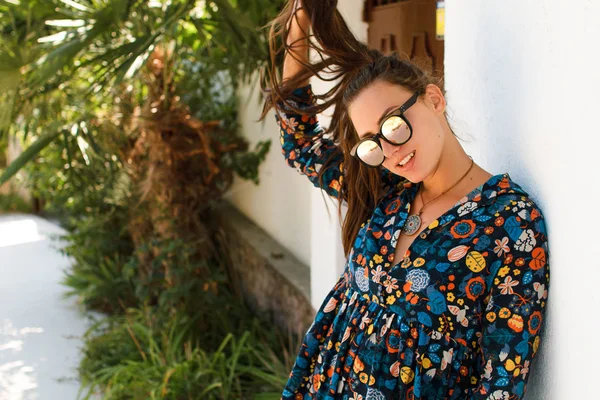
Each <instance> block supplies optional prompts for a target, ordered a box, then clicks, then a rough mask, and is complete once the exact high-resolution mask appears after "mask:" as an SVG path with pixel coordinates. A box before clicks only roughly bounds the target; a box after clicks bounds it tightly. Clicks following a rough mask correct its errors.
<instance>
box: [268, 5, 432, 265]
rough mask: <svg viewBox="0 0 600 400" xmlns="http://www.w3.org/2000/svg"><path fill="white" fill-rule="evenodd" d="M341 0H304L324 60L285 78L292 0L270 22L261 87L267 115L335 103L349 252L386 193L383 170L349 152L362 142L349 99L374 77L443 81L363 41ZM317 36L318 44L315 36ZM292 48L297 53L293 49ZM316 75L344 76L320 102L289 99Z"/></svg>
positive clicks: (420, 83)
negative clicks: (283, 67)
mask: <svg viewBox="0 0 600 400" xmlns="http://www.w3.org/2000/svg"><path fill="white" fill-rule="evenodd" d="M336 5H337V1H332V0H302V6H303V8H304V9H305V10H306V13H307V15H309V16H310V20H311V28H312V35H311V36H309V39H310V42H309V46H310V48H312V49H314V50H315V51H316V52H317V55H318V56H319V58H320V60H319V61H317V62H315V63H304V62H303V63H302V65H303V66H304V69H303V70H302V72H300V73H298V74H296V75H295V76H294V77H292V78H289V79H286V80H285V81H282V80H281V77H280V72H279V68H280V65H281V64H282V60H283V57H284V56H285V55H286V54H288V52H289V47H288V46H287V45H286V43H287V36H288V30H287V28H286V25H287V23H288V21H290V18H293V17H294V15H293V1H289V2H288V4H287V5H286V6H285V7H284V8H283V9H282V11H281V12H280V13H279V15H278V16H277V17H276V18H275V19H274V20H273V21H272V22H271V23H270V24H269V26H270V31H269V53H270V63H269V66H268V68H266V73H267V76H266V78H267V79H265V76H264V73H265V71H262V76H261V88H262V91H263V93H265V94H266V100H265V103H264V107H263V111H262V114H261V117H260V119H261V120H262V119H264V118H265V116H266V115H267V113H268V111H269V110H270V109H271V108H276V109H277V110H278V111H281V112H283V111H284V110H282V109H281V108H280V106H279V104H278V103H282V104H284V105H285V106H286V107H287V108H288V109H291V110H293V111H294V112H298V113H302V114H308V115H315V114H317V113H320V112H323V111H324V110H326V109H327V108H329V107H330V106H331V105H333V106H334V112H333V115H332V119H331V123H330V125H329V127H328V128H327V129H326V133H328V134H329V133H331V134H332V140H333V141H334V142H335V143H336V144H338V147H339V151H340V152H342V154H343V165H342V166H340V167H341V168H340V169H341V170H343V179H341V181H340V184H341V189H340V190H339V198H338V200H339V207H338V216H339V218H340V219H341V218H342V201H346V203H347V205H348V212H347V214H346V217H345V218H344V221H343V225H342V244H343V248H344V253H345V255H346V257H347V256H348V255H349V253H350V249H351V248H352V244H353V242H354V240H355V238H356V235H357V234H358V231H359V230H360V227H361V225H362V224H363V223H364V222H366V220H367V218H368V217H369V216H370V215H371V214H372V212H373V209H374V207H375V205H376V204H377V203H378V201H379V200H380V199H381V196H382V195H383V194H384V192H383V189H384V187H383V181H382V179H381V172H380V170H379V169H378V168H368V167H366V166H364V165H363V164H362V163H360V162H359V161H358V160H356V159H355V158H354V157H352V156H350V149H352V147H353V146H354V145H355V144H356V143H357V142H358V140H359V137H358V134H357V132H356V131H355V129H354V125H353V124H352V121H351V120H350V117H349V115H348V105H349V104H350V103H351V102H352V100H354V99H355V98H356V97H357V96H358V94H359V93H360V92H361V91H362V90H363V89H365V88H366V87H367V86H369V85H370V84H372V83H373V82H375V81H384V82H388V83H392V84H397V85H400V86H402V87H404V88H405V89H406V90H408V91H411V92H420V93H424V92H425V88H426V87H427V85H429V84H438V85H439V82H438V81H437V80H436V79H434V78H433V77H432V76H430V75H429V74H428V73H427V72H425V71H424V70H423V69H421V68H419V67H418V66H417V65H416V64H414V63H412V62H410V61H409V60H404V59H401V58H400V57H399V56H398V55H397V54H396V53H393V54H391V55H383V54H382V53H381V52H380V51H378V50H375V49H370V48H368V47H367V45H366V44H364V43H361V42H359V41H358V40H357V39H356V37H355V36H354V34H352V32H351V31H350V29H349V28H348V26H347V25H346V23H345V21H344V19H343V18H342V16H341V14H340V13H339V11H337V9H336ZM315 40H316V42H317V43H316V44H315V43H314V42H313V41H315ZM289 54H291V56H292V57H294V55H293V53H289ZM323 73H325V74H327V76H324V75H323ZM313 75H315V76H317V77H319V78H320V79H323V80H326V81H334V80H338V79H339V82H337V83H336V84H335V85H334V86H333V87H332V88H331V89H330V90H329V91H328V92H326V93H324V94H320V95H318V94H316V93H313V96H314V99H315V102H316V103H315V105H314V106H313V107H310V108H306V109H304V110H300V109H297V108H295V107H293V105H292V104H291V103H289V102H287V101H286V99H292V98H293V97H292V91H293V90H294V89H295V88H297V87H300V86H302V85H303V83H302V82H305V81H306V80H307V79H308V78H309V77H311V76H313ZM338 155H339V153H338ZM335 156H336V154H333V155H332V156H331V157H330V159H329V160H327V161H326V162H325V163H324V164H323V166H322V167H321V169H320V170H319V182H321V183H322V178H323V173H324V172H325V171H326V170H327V169H328V168H331V167H333V166H334V165H333V163H332V162H331V161H332V160H333V159H334V158H336V157H335Z"/></svg>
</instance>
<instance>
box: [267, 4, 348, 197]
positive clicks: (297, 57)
mask: <svg viewBox="0 0 600 400" xmlns="http://www.w3.org/2000/svg"><path fill="white" fill-rule="evenodd" d="M299 5H300V2H299V1H297V2H296V5H295V9H296V12H295V15H293V16H292V18H291V21H290V23H289V24H290V25H289V35H288V37H287V44H288V46H289V52H286V54H285V58H284V63H283V77H282V78H283V81H285V80H287V79H289V78H291V77H293V76H294V75H296V74H297V73H299V72H301V71H302V70H303V68H305V67H304V65H303V63H305V64H306V63H308V48H309V46H308V37H307V35H308V32H309V30H310V19H309V17H308V15H307V14H306V12H305V11H304V9H302V8H299ZM302 84H303V86H301V87H298V88H297V89H295V90H294V92H293V93H292V95H293V97H294V98H295V99H296V100H293V99H286V101H288V102H290V103H292V104H293V105H294V106H296V107H297V108H300V109H305V108H307V107H309V106H311V105H313V104H314V99H313V96H312V88H311V85H310V84H309V83H308V80H306V81H304V82H302ZM278 106H279V107H280V108H281V109H283V110H285V112H284V113H282V114H279V113H276V115H275V120H276V121H277V123H278V125H279V129H280V140H281V148H282V153H283V155H284V157H285V159H286V161H287V163H288V164H289V165H290V166H291V167H294V168H296V169H297V170H298V172H300V173H301V174H304V175H306V176H307V177H308V179H309V180H310V181H311V182H312V183H313V185H314V186H316V187H320V188H322V189H324V190H325V191H326V192H327V194H329V195H330V196H333V197H336V198H338V197H339V191H340V188H341V184H342V181H343V177H342V170H343V158H344V157H343V154H342V151H341V149H340V148H339V147H338V146H336V145H335V143H334V142H333V141H332V140H331V139H328V138H325V137H323V134H324V131H323V129H321V127H320V126H319V124H318V121H317V116H316V115H315V114H310V113H305V114H299V113H297V112H293V111H291V110H290V109H289V108H288V107H286V106H285V105H284V104H283V103H282V102H279V103H278ZM330 159H331V160H330ZM328 160H330V164H329V167H328V168H327V170H326V171H325V172H324V173H323V179H322V182H319V177H318V174H319V171H320V169H321V167H322V166H323V165H324V164H325V163H326V162H327V161H328Z"/></svg>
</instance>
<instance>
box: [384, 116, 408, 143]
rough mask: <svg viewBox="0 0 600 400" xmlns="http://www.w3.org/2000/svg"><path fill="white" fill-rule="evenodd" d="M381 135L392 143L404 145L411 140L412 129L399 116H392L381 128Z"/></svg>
mask: <svg viewBox="0 0 600 400" xmlns="http://www.w3.org/2000/svg"><path fill="white" fill-rule="evenodd" d="M381 134H382V135H383V136H385V138H386V139H387V140H389V141H390V142H392V143H397V144H402V143H405V142H406V141H407V140H408V139H409V138H410V128H409V126H408V124H407V123H406V121H404V120H403V119H402V118H400V117H399V116H392V117H389V118H388V119H386V120H385V122H384V123H383V125H382V126H381Z"/></svg>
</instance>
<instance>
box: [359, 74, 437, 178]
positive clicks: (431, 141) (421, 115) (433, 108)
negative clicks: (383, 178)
mask: <svg viewBox="0 0 600 400" xmlns="http://www.w3.org/2000/svg"><path fill="white" fill-rule="evenodd" d="M412 95H413V93H411V92H409V91H408V90H406V89H405V88H404V87H402V86H399V85H394V84H392V83H388V82H384V81H375V82H373V83H372V84H371V85H369V86H367V87H366V88H365V89H363V90H362V91H361V92H360V93H359V94H358V96H357V97H356V98H355V99H354V100H353V101H352V102H351V103H350V105H349V107H348V114H349V116H350V119H351V120H352V124H353V125H354V128H355V130H356V132H357V133H358V136H359V140H360V139H362V138H364V137H368V136H373V135H375V134H377V132H378V130H379V123H378V120H379V118H380V117H382V116H383V115H387V114H390V113H391V112H393V111H394V110H396V109H397V108H398V107H400V106H401V105H402V104H404V103H405V102H406V101H407V100H408V99H409V98H410V97H411V96H412ZM445 104H446V103H445V100H444V98H443V94H442V93H441V90H440V89H439V88H437V87H436V86H435V85H429V86H428V87H427V90H426V92H425V96H419V99H418V100H417V102H416V103H415V104H414V105H413V106H412V107H410V108H409V109H408V110H407V111H406V113H405V114H404V116H405V118H406V119H407V120H408V122H410V124H411V125H412V128H413V134H412V137H411V139H410V140H409V141H408V142H406V143H404V144H403V145H400V146H394V145H392V144H390V143H388V142H386V141H385V140H382V139H381V138H380V139H379V142H380V144H381V147H382V149H383V154H384V155H385V160H384V161H383V166H384V167H385V168H387V169H388V170H390V171H391V172H393V173H395V174H397V175H400V176H402V177H404V178H406V179H408V180H409V181H411V182H422V181H423V180H424V179H425V178H427V177H428V176H430V175H431V174H433V173H434V172H435V170H436V167H437V165H438V163H439V160H440V156H441V154H442V149H443V147H444V128H443V124H442V121H445V119H444V117H443V116H444V108H445ZM411 155H412V158H411V157H410V156H411ZM407 160H408V161H407Z"/></svg>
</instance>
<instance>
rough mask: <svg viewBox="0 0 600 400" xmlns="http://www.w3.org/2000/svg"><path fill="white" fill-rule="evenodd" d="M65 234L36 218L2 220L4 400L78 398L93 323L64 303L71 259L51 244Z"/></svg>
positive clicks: (0, 358) (0, 399)
mask: <svg viewBox="0 0 600 400" xmlns="http://www.w3.org/2000/svg"><path fill="white" fill-rule="evenodd" d="M60 233H62V230H61V229H60V227H58V226H57V225H55V224H53V223H50V222H48V221H46V220H44V219H42V218H39V217H36V216H31V215H24V214H20V215H17V214H15V215H0V400H21V399H23V400H25V399H27V400H28V399H40V400H45V399H50V400H54V399H57V400H70V399H76V398H77V392H78V390H79V383H78V381H77V378H76V377H77V372H76V367H77V365H78V362H79V349H80V347H81V340H80V337H81V335H82V334H83V333H84V332H85V329H86V327H87V326H88V320H87V319H86V317H85V316H84V315H83V313H82V312H81V311H79V310H78V308H77V307H76V306H75V300H74V299H68V300H65V299H64V298H63V293H64V292H65V287H64V286H62V285H61V284H60V281H61V280H62V278H63V270H64V269H65V267H66V266H67V265H68V263H69V260H68V259H67V258H66V257H64V256H62V255H61V254H60V253H59V252H58V251H57V249H56V247H57V246H60V243H57V242H56V241H54V240H51V239H50V236H51V235H54V234H60Z"/></svg>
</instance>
